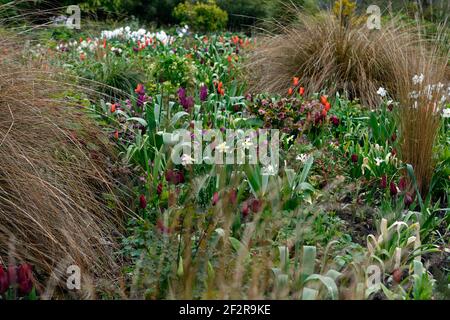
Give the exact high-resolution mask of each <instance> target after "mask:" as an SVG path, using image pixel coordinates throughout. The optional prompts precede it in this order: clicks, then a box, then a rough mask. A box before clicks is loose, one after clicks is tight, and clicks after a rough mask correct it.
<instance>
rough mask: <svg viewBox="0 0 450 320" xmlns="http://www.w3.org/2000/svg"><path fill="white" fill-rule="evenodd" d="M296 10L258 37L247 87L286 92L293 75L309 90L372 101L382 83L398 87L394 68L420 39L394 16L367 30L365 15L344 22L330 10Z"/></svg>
mask: <svg viewBox="0 0 450 320" xmlns="http://www.w3.org/2000/svg"><path fill="white" fill-rule="evenodd" d="M296 15H297V17H296V19H295V20H294V22H293V23H292V24H282V25H281V24H277V23H274V30H275V31H274V33H273V34H271V35H268V36H263V37H262V38H260V39H259V46H257V48H256V49H255V50H254V52H252V53H251V56H250V58H249V62H248V65H247V67H248V70H249V72H248V74H249V82H250V90H251V91H254V92H271V93H278V94H282V95H285V94H286V93H287V90H288V88H289V86H290V83H291V80H292V77H293V76H297V77H299V78H300V82H301V84H302V85H303V86H304V87H305V89H306V92H307V93H314V92H318V91H320V90H327V93H329V94H333V93H334V92H336V91H339V92H347V93H348V94H349V95H350V97H351V98H356V97H357V98H360V99H361V100H362V102H363V103H365V104H367V105H369V106H375V105H376V104H377V103H379V97H378V96H377V94H376V91H377V89H378V88H379V87H380V86H383V87H385V88H387V89H388V91H389V92H395V91H396V90H395V88H396V79H395V72H397V70H398V68H399V66H403V67H404V66H405V60H404V59H405V58H406V57H411V56H413V54H409V52H414V51H415V50H416V45H417V43H418V42H419V41H420V40H419V38H418V37H417V36H416V34H415V33H414V32H411V30H410V29H411V28H410V27H405V26H403V25H402V24H401V23H400V22H399V21H397V20H395V19H394V20H391V21H390V22H386V23H383V25H382V28H381V30H369V29H368V28H367V26H366V24H365V20H364V19H362V20H361V22H359V23H358V22H356V23H350V24H348V25H345V24H343V23H342V21H341V20H340V19H338V18H336V17H335V16H334V15H333V14H331V13H330V12H323V13H321V14H317V15H308V14H303V13H301V12H300V11H298V12H296ZM363 22H364V23H363Z"/></svg>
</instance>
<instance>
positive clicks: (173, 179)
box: [166, 170, 184, 185]
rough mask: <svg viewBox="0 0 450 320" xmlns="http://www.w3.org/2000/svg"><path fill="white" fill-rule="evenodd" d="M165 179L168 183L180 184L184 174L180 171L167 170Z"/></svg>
mask: <svg viewBox="0 0 450 320" xmlns="http://www.w3.org/2000/svg"><path fill="white" fill-rule="evenodd" d="M166 181H167V182H168V183H170V184H175V185H177V184H180V183H183V182H184V174H183V172H180V171H174V170H167V172H166Z"/></svg>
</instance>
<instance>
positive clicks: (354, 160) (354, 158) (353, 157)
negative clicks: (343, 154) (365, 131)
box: [351, 154, 358, 163]
mask: <svg viewBox="0 0 450 320" xmlns="http://www.w3.org/2000/svg"><path fill="white" fill-rule="evenodd" d="M351 160H352V162H353V163H356V162H358V155H357V154H352V156H351Z"/></svg>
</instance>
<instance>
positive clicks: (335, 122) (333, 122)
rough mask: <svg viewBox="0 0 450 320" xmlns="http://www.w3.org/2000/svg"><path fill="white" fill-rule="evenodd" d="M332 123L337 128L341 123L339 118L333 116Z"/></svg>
mask: <svg viewBox="0 0 450 320" xmlns="http://www.w3.org/2000/svg"><path fill="white" fill-rule="evenodd" d="M330 121H331V123H332V124H333V125H334V126H335V127H337V126H339V123H340V121H339V118H338V117H336V116H334V115H333V116H331V117H330Z"/></svg>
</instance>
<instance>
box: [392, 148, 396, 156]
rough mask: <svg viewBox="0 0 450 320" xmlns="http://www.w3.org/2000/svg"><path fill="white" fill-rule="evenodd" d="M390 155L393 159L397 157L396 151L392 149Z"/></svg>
mask: <svg viewBox="0 0 450 320" xmlns="http://www.w3.org/2000/svg"><path fill="white" fill-rule="evenodd" d="M391 154H392V156H393V157H395V156H396V155H397V150H396V149H392V152H391Z"/></svg>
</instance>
